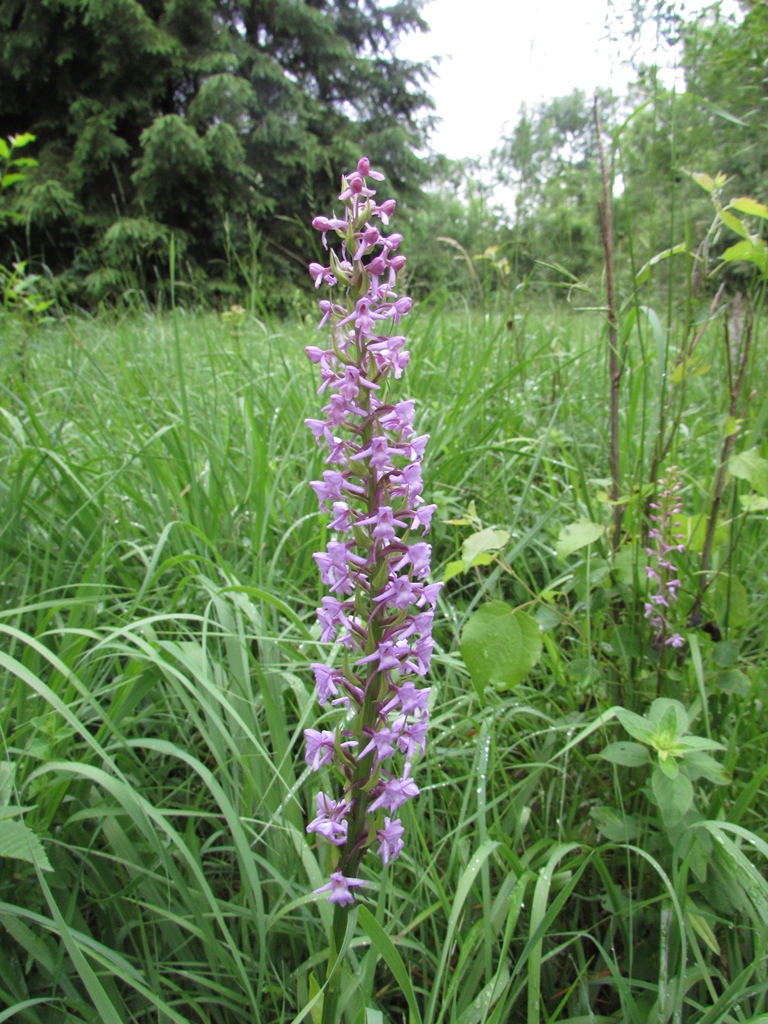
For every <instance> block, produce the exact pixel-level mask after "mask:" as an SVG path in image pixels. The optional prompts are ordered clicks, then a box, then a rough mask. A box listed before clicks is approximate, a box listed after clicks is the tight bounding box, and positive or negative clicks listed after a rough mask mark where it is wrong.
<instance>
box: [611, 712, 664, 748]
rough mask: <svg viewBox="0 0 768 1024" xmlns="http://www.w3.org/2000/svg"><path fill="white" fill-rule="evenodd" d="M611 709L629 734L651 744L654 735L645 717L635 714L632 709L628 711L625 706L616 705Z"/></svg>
mask: <svg viewBox="0 0 768 1024" xmlns="http://www.w3.org/2000/svg"><path fill="white" fill-rule="evenodd" d="M613 710H614V713H615V715H616V717H617V718H618V720H619V721H620V722H621V724H622V725H623V726H624V728H625V729H626V730H627V732H628V733H629V735H630V736H632V737H633V738H634V739H636V740H640V742H641V743H647V744H648V745H649V746H650V745H652V744H653V741H654V738H655V735H654V731H653V729H652V728H651V727H650V725H649V722H648V719H647V718H641V717H640V715H636V714H635V712H634V711H628V710H627V709H626V708H620V707H617V708H614V709H613Z"/></svg>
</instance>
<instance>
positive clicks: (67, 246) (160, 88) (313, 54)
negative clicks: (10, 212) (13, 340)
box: [0, 0, 430, 298]
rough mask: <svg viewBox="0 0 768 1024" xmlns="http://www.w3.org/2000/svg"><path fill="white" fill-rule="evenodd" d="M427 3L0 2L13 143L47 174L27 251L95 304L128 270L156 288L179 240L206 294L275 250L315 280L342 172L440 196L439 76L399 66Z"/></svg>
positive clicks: (35, 200) (282, 261) (6, 129)
mask: <svg viewBox="0 0 768 1024" xmlns="http://www.w3.org/2000/svg"><path fill="white" fill-rule="evenodd" d="M421 2H422V0H400V2H398V3H396V4H394V5H390V6H385V5H384V4H383V3H381V2H380V0H48V2H46V3H41V2H40V0H0V135H2V136H7V135H10V134H13V133H16V132H20V131H31V132H34V133H35V134H36V135H37V137H38V150H37V152H36V154H35V155H36V156H37V157H38V158H39V160H40V168H39V170H38V172H37V174H36V177H35V180H34V181H32V180H31V181H30V182H29V183H27V186H26V188H25V190H23V191H21V192H20V193H19V196H18V197H17V198H16V199H15V202H16V203H17V204H18V205H19V209H20V211H21V212H22V213H23V214H24V216H25V219H26V222H27V228H26V230H22V229H19V230H18V233H17V234H16V235H15V236H14V237H13V238H11V239H10V241H11V242H12V243H13V244H15V245H16V246H17V247H18V248H20V249H21V250H22V251H23V253H24V254H25V255H30V256H32V257H33V258H36V259H41V260H43V261H44V262H46V263H47V264H48V265H49V266H50V267H51V268H52V269H53V270H55V271H56V272H59V273H61V272H65V274H64V280H65V281H66V280H69V281H70V283H71V286H72V288H73V289H78V288H79V287H80V284H81V283H82V281H83V280H85V282H86V284H87V285H88V286H89V288H90V293H91V296H92V297H93V298H97V297H99V296H100V295H102V294H104V293H105V292H106V291H108V290H110V289H111V290H113V291H119V289H120V287H121V285H122V284H123V283H124V282H125V279H126V269H127V268H130V269H131V270H132V273H133V276H134V277H135V276H136V275H140V276H141V275H143V278H144V280H145V281H146V283H147V286H149V285H150V284H151V281H152V279H153V278H154V277H156V276H157V274H163V273H164V272H165V269H166V268H165V266H164V260H167V247H168V239H169V235H170V233H171V232H173V233H174V234H175V236H176V245H177V251H178V252H180V254H181V257H182V265H184V266H186V267H188V268H190V270H191V271H192V272H193V273H194V272H197V273H198V274H199V275H200V279H201V280H202V279H204V278H224V277H226V274H227V260H228V259H229V272H230V277H231V276H232V275H233V274H234V267H235V266H236V261H235V260H233V257H232V253H233V251H237V250H238V249H239V250H240V251H244V249H245V248H246V247H247V244H248V238H249V237H250V238H251V239H252V240H253V238H254V237H256V236H257V235H258V236H260V238H261V240H262V247H261V258H262V260H264V261H266V264H267V269H269V267H270V266H271V272H272V274H273V276H275V277H285V276H286V274H288V273H289V270H288V268H290V267H294V270H295V272H297V273H298V275H299V277H303V274H304V267H303V259H302V260H301V263H302V266H299V265H298V263H299V259H298V257H296V259H294V258H293V255H294V254H296V253H299V252H301V251H302V250H303V249H304V248H305V237H304V228H303V227H302V225H303V224H304V223H305V222H306V220H307V213H308V212H309V211H311V210H313V209H316V208H317V207H319V206H323V205H324V204H327V203H328V202H329V201H330V200H331V197H332V195H333V189H334V186H335V182H334V180H333V177H334V176H333V174H332V171H331V168H334V167H337V166H339V165H340V164H341V165H344V164H346V163H348V162H349V159H350V157H351V154H354V153H357V152H359V150H360V148H361V146H362V147H363V148H364V149H365V150H366V151H367V152H369V153H370V154H371V157H372V159H375V160H376V162H377V164H378V165H380V166H382V167H383V168H385V170H386V171H387V174H388V177H389V179H390V181H391V182H392V184H393V186H394V189H395V191H396V192H398V191H399V192H400V194H403V193H404V192H405V193H406V194H407V191H408V189H409V188H410V189H414V188H415V187H417V186H418V184H419V183H420V182H421V180H423V177H424V172H423V170H422V164H421V162H420V161H419V160H418V159H417V158H416V157H414V156H413V150H414V144H418V143H419V142H420V141H422V140H423V137H424V131H425V128H426V123H427V119H426V115H427V113H428V110H429V107H430V101H429V99H428V96H427V94H426V92H425V84H426V81H427V77H428V74H429V71H428V68H427V67H425V66H424V65H420V64H414V63H411V62H408V61H404V60H399V59H397V58H396V57H395V56H394V55H393V50H394V46H395V44H396V42H397V40H398V38H399V37H400V35H401V34H402V33H403V32H406V31H410V30H423V29H424V28H425V27H426V26H425V24H424V22H423V20H422V18H421V16H420V13H419V8H420V6H421ZM8 241H9V240H8V239H6V244H7V243H8ZM27 247H29V249H30V251H29V252H28V251H27ZM3 255H7V254H3V253H2V252H0V259H2V257H3Z"/></svg>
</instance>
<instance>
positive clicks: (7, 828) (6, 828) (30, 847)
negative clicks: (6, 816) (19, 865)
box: [0, 821, 53, 871]
mask: <svg viewBox="0 0 768 1024" xmlns="http://www.w3.org/2000/svg"><path fill="white" fill-rule="evenodd" d="M0 857H12V858H14V859H16V860H25V861H28V862H29V863H30V864H34V865H35V866H36V867H38V868H40V870H41V871H53V868H52V867H51V863H50V861H49V860H48V857H47V856H46V853H45V850H44V849H43V844H42V843H41V842H40V840H39V839H38V837H37V836H36V835H35V833H34V832H33V831H32V829H29V828H27V826H26V825H24V824H22V822H20V821H0Z"/></svg>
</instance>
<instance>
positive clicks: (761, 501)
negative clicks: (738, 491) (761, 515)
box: [739, 494, 768, 512]
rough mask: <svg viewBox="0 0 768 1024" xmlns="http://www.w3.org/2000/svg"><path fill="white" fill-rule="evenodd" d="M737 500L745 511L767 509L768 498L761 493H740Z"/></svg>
mask: <svg viewBox="0 0 768 1024" xmlns="http://www.w3.org/2000/svg"><path fill="white" fill-rule="evenodd" d="M739 501H740V502H741V505H742V508H743V509H744V511H745V512H766V511H768V498H764V497H763V496H762V494H742V495H741V496H740V497H739Z"/></svg>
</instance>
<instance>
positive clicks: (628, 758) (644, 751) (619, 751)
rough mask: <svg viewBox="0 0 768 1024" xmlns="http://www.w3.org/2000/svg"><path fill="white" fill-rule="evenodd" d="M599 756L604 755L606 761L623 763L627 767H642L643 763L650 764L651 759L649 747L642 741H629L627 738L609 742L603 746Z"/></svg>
mask: <svg viewBox="0 0 768 1024" xmlns="http://www.w3.org/2000/svg"><path fill="white" fill-rule="evenodd" d="M598 756H599V757H602V759H603V760H604V761H610V762H611V764H621V765H624V766H625V767H626V768H640V767H642V765H644V764H648V762H649V761H650V759H651V755H650V754H649V753H648V748H647V747H644V746H643V744H642V743H628V742H627V741H626V740H624V741H620V742H618V743H609V744H608V746H607V747H603V749H602V750H601V751H600V753H599V755H598Z"/></svg>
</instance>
